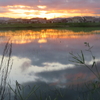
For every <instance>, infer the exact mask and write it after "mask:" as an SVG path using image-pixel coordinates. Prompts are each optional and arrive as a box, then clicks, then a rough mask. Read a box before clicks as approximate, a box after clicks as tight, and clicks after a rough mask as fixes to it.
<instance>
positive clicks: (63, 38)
mask: <svg viewBox="0 0 100 100" xmlns="http://www.w3.org/2000/svg"><path fill="white" fill-rule="evenodd" d="M9 39H10V41H12V58H11V59H12V60H13V66H12V69H11V73H10V77H9V78H10V80H11V83H12V84H14V83H15V81H16V80H17V81H18V82H19V83H21V84H42V85H43V86H44V88H46V87H45V86H46V85H47V86H51V87H57V88H60V89H66V88H67V87H69V86H70V85H77V84H80V85H83V84H84V82H88V81H91V80H92V81H94V80H96V78H95V76H94V75H93V74H92V73H91V72H90V71H89V70H88V69H87V68H86V67H84V66H81V65H75V63H72V62H71V61H70V60H71V59H72V57H71V55H70V54H69V52H74V54H76V53H80V50H83V51H84V55H85V59H86V63H87V64H89V65H90V64H91V63H92V58H91V55H90V53H89V52H87V51H86V49H87V47H86V46H85V45H84V42H89V43H90V45H91V46H93V48H92V51H93V54H94V56H95V57H96V61H97V65H98V66H99V64H100V62H99V61H100V30H97V29H95V30H92V31H85V29H83V30H80V31H78V32H77V31H73V30H68V29H59V30H58V29H40V30H7V31H4V30H0V59H1V57H2V52H3V49H4V46H5V44H6V42H7V41H8V40H9ZM42 88H43V87H42ZM75 93H76V92H75ZM75 93H72V91H71V90H70V89H69V93H68V95H67V98H69V100H70V99H71V100H74V99H73V97H71V96H70V95H72V94H73V95H74V96H75V95H76V94H75ZM64 100H66V99H64Z"/></svg>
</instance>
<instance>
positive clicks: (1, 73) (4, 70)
mask: <svg viewBox="0 0 100 100" xmlns="http://www.w3.org/2000/svg"><path fill="white" fill-rule="evenodd" d="M11 53H12V43H10V40H9V41H8V42H7V43H6V45H5V47H4V51H3V56H2V58H1V63H0V100H4V99H5V98H6V96H7V94H9V92H8V90H7V87H8V85H7V84H8V77H9V74H10V71H11V68H12V64H13V62H12V60H11ZM9 96H10V95H9Z"/></svg>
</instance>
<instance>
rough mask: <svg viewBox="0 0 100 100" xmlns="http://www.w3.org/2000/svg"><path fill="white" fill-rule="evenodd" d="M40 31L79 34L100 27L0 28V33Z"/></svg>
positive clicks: (99, 28)
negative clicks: (60, 31) (55, 30)
mask: <svg viewBox="0 0 100 100" xmlns="http://www.w3.org/2000/svg"><path fill="white" fill-rule="evenodd" d="M42 29H57V30H64V29H66V30H70V31H73V32H80V31H83V32H91V31H95V30H100V27H60V28H57V27H54V28H52V27H48V28H32V27H26V28H23V27H18V28H16V27H15V28H14V27H11V28H10V27H8V28H7V27H6V28H0V31H17V30H33V31H39V30H42Z"/></svg>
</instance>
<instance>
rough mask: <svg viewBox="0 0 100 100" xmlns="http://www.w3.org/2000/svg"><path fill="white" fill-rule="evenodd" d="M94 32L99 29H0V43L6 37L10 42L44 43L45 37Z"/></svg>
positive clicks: (77, 35) (70, 36) (92, 33)
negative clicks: (86, 30)
mask: <svg viewBox="0 0 100 100" xmlns="http://www.w3.org/2000/svg"><path fill="white" fill-rule="evenodd" d="M94 33H96V34H98V33H100V31H99V30H96V31H91V32H84V31H80V32H73V31H71V30H65V29H64V30H57V29H42V30H40V31H33V30H18V31H17V30H16V31H0V38H1V39H0V40H1V41H0V43H2V42H7V39H9V38H10V39H11V40H12V43H15V44H23V43H31V42H33V41H34V40H36V39H38V43H46V42H47V39H48V38H49V39H63V38H65V39H70V38H76V39H77V38H81V37H82V36H84V37H85V38H88V36H89V35H93V36H94Z"/></svg>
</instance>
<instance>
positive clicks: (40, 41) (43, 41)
mask: <svg viewBox="0 0 100 100" xmlns="http://www.w3.org/2000/svg"><path fill="white" fill-rule="evenodd" d="M46 42H47V40H46V39H39V40H38V43H46Z"/></svg>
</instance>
